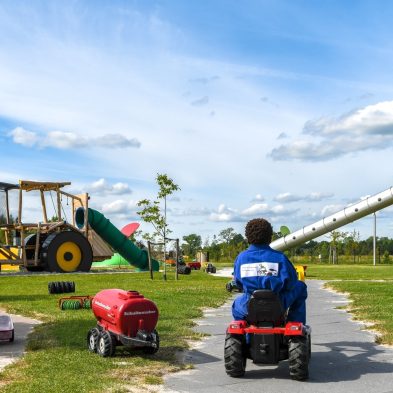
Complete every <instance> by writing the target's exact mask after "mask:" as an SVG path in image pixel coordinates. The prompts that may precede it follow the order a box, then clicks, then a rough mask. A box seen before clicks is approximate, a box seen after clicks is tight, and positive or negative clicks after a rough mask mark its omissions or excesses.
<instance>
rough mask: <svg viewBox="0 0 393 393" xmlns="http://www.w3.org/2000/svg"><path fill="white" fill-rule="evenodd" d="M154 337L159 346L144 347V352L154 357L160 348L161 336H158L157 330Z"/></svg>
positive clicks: (153, 334) (153, 333)
mask: <svg viewBox="0 0 393 393" xmlns="http://www.w3.org/2000/svg"><path fill="white" fill-rule="evenodd" d="M152 336H153V338H154V341H155V343H156V344H157V346H156V347H144V348H143V352H144V353H147V354H149V355H152V354H153V353H156V352H157V351H158V349H159V348H160V336H159V335H158V332H157V330H156V329H154V330H153V332H152Z"/></svg>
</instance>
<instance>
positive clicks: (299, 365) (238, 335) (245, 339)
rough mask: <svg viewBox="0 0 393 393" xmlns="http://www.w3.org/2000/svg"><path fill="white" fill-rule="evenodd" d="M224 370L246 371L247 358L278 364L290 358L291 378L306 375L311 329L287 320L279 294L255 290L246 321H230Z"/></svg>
mask: <svg viewBox="0 0 393 393" xmlns="http://www.w3.org/2000/svg"><path fill="white" fill-rule="evenodd" d="M224 357H225V370H226V373H227V374H228V375H229V376H231V377H235V378H237V377H242V376H244V374H245V370H246V362H247V359H251V360H252V361H253V362H254V363H255V364H278V362H279V361H281V360H286V359H288V360H289V374H290V376H291V378H292V379H295V380H299V381H302V380H305V379H307V378H308V363H309V360H310V357H311V328H310V327H309V326H307V325H303V324H302V323H301V322H287V321H286V317H285V312H284V310H283V308H282V305H281V302H280V299H279V297H278V295H277V294H276V293H274V292H272V291H270V290H267V289H260V290H256V291H255V292H254V293H253V294H252V296H251V299H250V301H249V304H248V315H247V320H245V321H233V322H231V324H230V325H229V327H228V329H227V334H226V338H225V350H224Z"/></svg>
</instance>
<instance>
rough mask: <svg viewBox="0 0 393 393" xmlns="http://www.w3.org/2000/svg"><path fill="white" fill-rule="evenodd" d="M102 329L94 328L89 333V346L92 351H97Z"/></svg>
mask: <svg viewBox="0 0 393 393" xmlns="http://www.w3.org/2000/svg"><path fill="white" fill-rule="evenodd" d="M99 335H100V331H99V330H98V329H97V328H92V329H90V330H89V332H88V333H87V348H88V350H89V351H90V352H97V341H98V336H99Z"/></svg>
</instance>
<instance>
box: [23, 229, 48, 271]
mask: <svg viewBox="0 0 393 393" xmlns="http://www.w3.org/2000/svg"><path fill="white" fill-rule="evenodd" d="M36 239H37V235H36V234H35V233H33V234H31V235H29V236H27V237H26V238H25V241H24V245H25V247H26V246H28V247H31V246H32V247H34V249H33V248H26V259H34V257H35V245H36ZM44 240H45V236H44V235H41V236H40V240H39V241H40V246H42V244H43V242H44ZM46 268H47V266H46V265H45V264H44V263H43V262H42V261H39V265H38V266H26V270H27V271H28V272H42V271H43V270H45V269H46Z"/></svg>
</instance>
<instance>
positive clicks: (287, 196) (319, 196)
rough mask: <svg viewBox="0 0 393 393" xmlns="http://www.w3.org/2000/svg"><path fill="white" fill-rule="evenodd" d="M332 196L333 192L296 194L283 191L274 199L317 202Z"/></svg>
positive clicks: (279, 200) (278, 200)
mask: <svg viewBox="0 0 393 393" xmlns="http://www.w3.org/2000/svg"><path fill="white" fill-rule="evenodd" d="M333 196H334V194H333V193H329V192H312V193H310V194H308V195H296V194H292V193H290V192H283V193H281V194H278V195H277V196H275V197H274V200H275V201H277V202H286V203H289V202H299V201H306V202H319V201H322V200H323V199H327V198H331V197H333Z"/></svg>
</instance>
